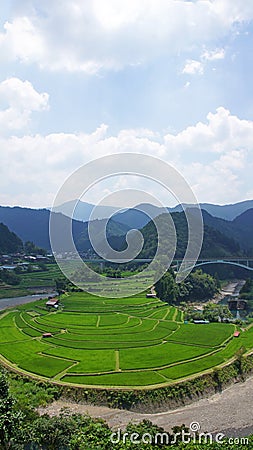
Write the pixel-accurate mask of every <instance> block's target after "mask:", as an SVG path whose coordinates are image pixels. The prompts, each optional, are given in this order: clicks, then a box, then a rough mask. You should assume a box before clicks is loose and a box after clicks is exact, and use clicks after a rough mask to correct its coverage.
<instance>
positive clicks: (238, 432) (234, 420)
mask: <svg viewBox="0 0 253 450" xmlns="http://www.w3.org/2000/svg"><path fill="white" fill-rule="evenodd" d="M252 400H253V377H251V378H249V379H247V380H246V381H245V382H244V383H236V384H234V385H232V386H230V387H229V388H227V389H226V390H224V391H223V392H221V393H218V394H214V395H212V396H211V397H209V398H205V399H201V400H199V401H197V402H195V403H192V404H191V405H188V406H185V407H182V408H178V409H175V410H169V411H164V412H160V413H155V414H152V413H151V414H141V413H137V412H132V411H126V410H120V409H110V408H107V407H104V406H92V405H85V404H80V403H72V402H69V401H64V400H58V401H55V402H54V403H52V404H51V405H49V406H47V407H46V408H40V409H39V412H40V414H43V413H47V414H49V415H50V416H53V415H58V414H59V413H60V410H61V409H62V408H68V409H69V410H70V411H71V412H73V413H77V412H78V413H81V414H89V415H90V416H92V417H101V418H102V419H104V420H106V421H107V423H108V424H109V425H110V426H111V427H113V428H116V429H117V428H122V429H124V427H125V426H126V425H127V424H128V423H129V422H133V423H138V422H140V421H142V420H143V419H148V420H151V421H152V422H153V423H154V424H157V425H159V426H162V427H163V428H164V429H165V430H166V431H170V430H171V428H172V427H173V426H175V425H182V424H183V423H184V424H185V425H186V426H189V425H190V424H191V423H192V422H198V423H199V424H200V427H201V428H200V431H202V432H209V433H216V432H223V433H224V434H225V435H226V436H236V437H237V436H238V437H239V436H247V435H248V434H251V433H253V414H252V412H253V407H252Z"/></svg>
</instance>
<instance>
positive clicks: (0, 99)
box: [0, 78, 49, 132]
mask: <svg viewBox="0 0 253 450" xmlns="http://www.w3.org/2000/svg"><path fill="white" fill-rule="evenodd" d="M48 100H49V96H48V94H47V93H39V92H37V91H36V90H35V89H34V87H33V86H32V84H31V83H30V82H29V81H22V80H20V79H19V78H8V79H7V80H5V81H2V82H1V83H0V130H1V132H8V131H9V130H23V129H24V128H25V127H26V126H27V125H28V123H29V120H30V116H31V113H32V112H33V111H43V110H45V109H48Z"/></svg>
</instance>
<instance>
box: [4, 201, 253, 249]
mask: <svg viewBox="0 0 253 450" xmlns="http://www.w3.org/2000/svg"><path fill="white" fill-rule="evenodd" d="M244 203H246V202H244ZM247 204H249V203H247ZM244 206H245V205H244ZM240 207H242V206H240ZM140 209H141V211H136V210H135V209H133V208H132V209H128V210H126V211H124V212H122V213H118V214H116V215H114V216H113V219H110V220H109V221H108V223H107V219H101V220H98V221H95V223H96V230H97V233H96V234H97V238H98V241H99V242H100V241H101V242H102V239H103V233H102V230H103V228H104V226H105V224H106V223H107V230H106V235H107V239H108V241H109V243H110V244H111V245H112V246H113V247H114V248H115V249H116V250H119V249H123V248H125V247H126V240H125V236H126V233H127V232H128V231H129V229H134V228H137V229H140V230H141V231H142V232H143V234H144V237H145V238H146V240H147V242H149V244H148V246H149V248H150V252H149V254H148V251H147V248H148V247H147V246H146V247H144V249H143V252H144V250H145V252H144V253H142V254H143V255H145V256H146V257H149V255H151V253H152V252H153V249H154V233H153V228H152V223H151V224H150V223H149V222H150V217H152V216H153V217H155V216H156V213H157V211H158V212H159V211H160V208H158V209H157V207H156V206H153V205H141V206H140ZM145 210H146V211H147V213H146V212H144V211H145ZM190 212H191V213H193V212H194V208H191V209H190ZM202 213H203V221H204V226H205V238H204V244H203V249H202V256H203V255H205V256H206V257H211V256H215V257H216V256H217V257H218V256H224V257H225V256H231V255H232V256H239V255H240V256H244V255H245V256H253V233H252V230H253V208H252V209H249V210H246V211H244V212H243V213H242V214H240V215H239V216H237V217H236V218H235V219H233V220H230V221H229V220H225V219H222V218H217V217H213V216H212V215H211V214H209V213H208V212H207V211H205V210H204V211H202ZM54 214H57V217H58V218H59V220H60V219H61V220H62V221H65V223H67V222H69V221H70V218H69V217H67V216H65V215H63V214H61V213H54ZM171 216H172V218H173V220H175V221H176V222H177V224H178V227H179V236H178V242H179V246H178V249H177V251H178V252H181V253H180V254H182V251H183V250H182V249H183V246H184V245H185V242H186V239H187V230H186V228H185V226H186V223H185V219H183V217H184V213H182V212H181V213H180V212H176V213H175V212H172V213H171ZM49 217H50V211H49V210H47V209H31V208H20V207H3V206H1V207H0V222H2V223H3V224H5V225H6V226H8V228H9V229H10V230H11V231H12V232H14V233H15V234H16V235H17V236H19V237H20V238H21V240H22V241H23V242H26V241H33V242H34V244H35V245H36V246H38V247H42V248H45V249H47V250H48V251H50V250H51V248H50V239H49ZM121 220H122V221H121ZM143 223H144V225H143ZM183 228H185V231H182V230H183ZM72 229H73V236H74V241H75V243H76V246H77V248H78V250H80V251H85V252H86V251H90V250H91V251H92V247H91V243H90V240H89V235H88V223H87V222H81V221H78V220H72ZM177 231H178V230H177ZM180 233H181V234H180ZM151 247H152V249H151ZM65 250H66V251H68V249H65ZM203 252H204V253H203Z"/></svg>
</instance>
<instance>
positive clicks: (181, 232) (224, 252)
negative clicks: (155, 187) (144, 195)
mask: <svg viewBox="0 0 253 450" xmlns="http://www.w3.org/2000/svg"><path fill="white" fill-rule="evenodd" d="M171 217H172V219H173V222H174V224H175V228H176V232H177V249H176V254H175V257H176V258H182V257H183V256H184V254H185V251H186V247H187V242H188V227H187V221H186V217H185V214H184V213H172V214H171ZM157 220H158V222H160V224H161V225H162V222H163V220H167V219H166V215H161V216H159V218H158V219H157ZM141 232H142V234H143V237H144V241H145V244H144V247H143V250H142V253H141V256H142V257H143V258H151V257H153V256H154V255H155V252H156V247H157V231H156V227H155V225H154V223H153V222H149V223H148V224H147V225H146V226H145V227H144V228H143V229H142V230H141ZM241 254H242V252H241V250H240V246H239V244H238V242H236V241H235V240H234V239H233V238H232V237H230V236H228V235H227V234H223V233H222V232H221V231H219V230H217V229H215V228H212V227H211V226H209V225H204V238H203V245H202V250H201V254H200V257H202V258H212V257H226V256H240V255H241Z"/></svg>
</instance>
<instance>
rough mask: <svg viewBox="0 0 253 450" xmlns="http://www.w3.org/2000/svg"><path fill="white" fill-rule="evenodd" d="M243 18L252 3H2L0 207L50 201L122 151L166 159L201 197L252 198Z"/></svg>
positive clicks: (248, 18) (252, 130)
mask: <svg viewBox="0 0 253 450" xmlns="http://www.w3.org/2000/svg"><path fill="white" fill-rule="evenodd" d="M252 20H253V3H252V0H243V1H241V0H212V1H211V0H196V1H183V0H135V1H134V0H128V2H120V1H118V0H107V1H106V2H105V1H104V0H85V1H83V0H51V1H49V0H43V2H41V1H39V0H22V2H20V1H18V0H16V1H15V0H13V1H11V0H5V2H1V5H0V153H1V157H2V164H1V177H0V184H1V189H0V204H2V205H17V204H18V205H22V206H32V207H40V206H48V205H50V204H51V203H52V201H53V199H54V197H55V195H56V193H57V191H58V189H59V188H60V186H61V184H62V183H63V182H64V180H65V179H66V177H67V176H68V175H70V174H71V173H72V172H73V171H74V170H75V169H77V168H78V167H80V165H82V164H85V163H87V162H88V161H90V160H92V159H94V158H96V157H100V156H104V155H106V154H111V153H120V152H124V151H130V152H141V153H144V154H145V153H146V154H152V155H154V156H157V157H160V158H161V159H163V160H164V161H167V162H168V163H170V164H171V165H173V166H174V167H175V168H176V169H177V170H179V171H180V172H181V173H182V174H183V176H184V177H185V179H186V180H187V181H188V183H189V184H190V186H191V187H192V189H193V191H194V193H195V195H196V197H197V198H198V200H199V201H200V202H212V203H219V204H224V203H233V202H237V201H241V200H245V199H250V198H253V185H252V175H251V174H252V168H253V157H252V150H253V101H252V100H253V83H252V68H253V67H252V66H253V54H252V44H253V35H252V33H253V26H252ZM135 186H136V188H138V189H143V190H145V189H147V190H149V192H151V191H152V192H151V193H152V194H155V195H157V196H158V197H159V195H162V196H163V201H164V202H165V203H167V202H168V201H170V202H171V199H166V198H165V197H164V193H159V189H158V188H157V186H154V187H153V190H152V188H151V187H150V186H149V185H147V184H145V181H143V180H139V181H138V180H136V182H135ZM126 187H133V181H132V179H131V181H129V182H128V181H127V180H126V179H125V178H124V177H118V179H117V182H115V183H114V185H113V183H111V184H110V183H109V182H108V183H107V184H106V183H104V184H103V186H101V187H99V186H98V187H97V189H93V191H92V192H91V193H90V194H88V195H87V198H85V200H87V201H94V202H96V201H98V199H99V195H100V196H101V194H102V195H107V194H108V193H110V192H112V191H113V190H115V189H116V188H117V189H119V188H126ZM172 203H173V202H172Z"/></svg>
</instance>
